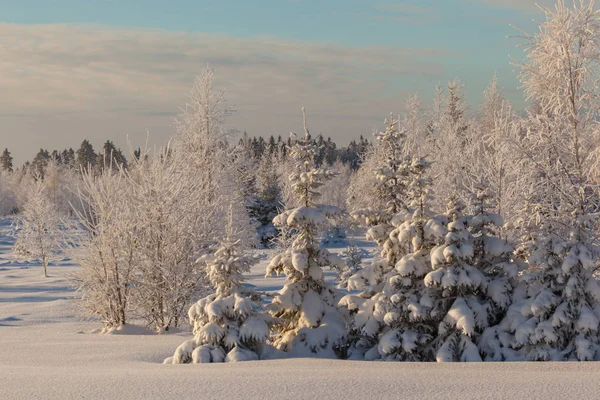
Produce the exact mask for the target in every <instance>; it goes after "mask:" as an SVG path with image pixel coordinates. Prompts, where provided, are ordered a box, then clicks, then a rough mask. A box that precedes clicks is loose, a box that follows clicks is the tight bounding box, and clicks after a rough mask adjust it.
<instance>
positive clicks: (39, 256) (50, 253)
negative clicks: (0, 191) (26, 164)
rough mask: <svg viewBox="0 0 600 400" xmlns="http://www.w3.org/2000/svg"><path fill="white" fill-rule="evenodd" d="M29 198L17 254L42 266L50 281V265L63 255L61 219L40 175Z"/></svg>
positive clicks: (22, 216)
mask: <svg viewBox="0 0 600 400" xmlns="http://www.w3.org/2000/svg"><path fill="white" fill-rule="evenodd" d="M26 198H27V201H26V202H25V205H24V206H23V210H22V211H21V214H20V215H19V218H18V219H17V221H16V229H17V240H16V242H15V252H16V253H17V255H19V256H23V257H25V258H27V259H28V260H31V261H39V262H41V263H42V268H43V271H44V276H45V277H47V276H48V270H47V269H48V263H51V262H53V261H56V260H57V259H58V255H59V253H60V240H61V237H62V233H61V230H60V226H61V219H60V217H59V215H58V209H57V208H56V207H55V205H54V203H53V202H52V201H51V200H50V198H49V197H48V194H47V188H46V185H45V184H44V181H43V180H42V179H41V177H40V176H39V175H35V176H33V181H32V182H30V183H29V184H28V185H27V187H26Z"/></svg>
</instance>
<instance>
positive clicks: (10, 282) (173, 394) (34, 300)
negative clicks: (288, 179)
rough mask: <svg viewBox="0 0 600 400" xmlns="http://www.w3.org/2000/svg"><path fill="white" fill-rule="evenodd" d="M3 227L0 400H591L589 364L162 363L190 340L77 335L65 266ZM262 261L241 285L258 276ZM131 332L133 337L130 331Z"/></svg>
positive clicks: (261, 282) (91, 324)
mask: <svg viewBox="0 0 600 400" xmlns="http://www.w3.org/2000/svg"><path fill="white" fill-rule="evenodd" d="M9 231H10V222H9V221H8V220H0V398H2V399H32V398H43V399H70V398H78V399H80V398H81V399H92V398H104V399H153V398H174V399H180V398H196V399H204V398H205V399H215V398H219V399H225V398H256V399H270V398H283V399H311V398H323V399H326V398H345V399H348V398H360V399H371V398H372V399H380V398H394V399H398V398H402V399H446V398H449V399H456V398H460V399H538V398H539V399H559V398H560V399H564V398H570V399H597V398H600V379H599V376H600V364H599V363H485V364H433V363H430V364H415V363H383V362H350V361H333V360H314V359H289V360H280V361H257V362H245V363H237V364H199V365H194V364H188V365H163V364H161V362H162V360H163V359H164V358H165V357H168V356H170V355H172V354H173V351H174V350H175V348H176V347H177V346H178V345H179V344H180V343H181V342H183V341H184V340H186V339H188V338H190V337H191V334H190V333H189V332H180V333H175V334H168V335H144V334H141V333H142V332H128V334H123V335H116V334H112V335H103V334H93V333H85V332H91V331H92V330H94V329H95V328H98V326H99V325H98V323H97V322H95V321H89V320H87V319H85V318H83V317H82V316H81V315H79V313H78V311H77V309H76V307H75V303H74V301H73V298H74V296H75V293H73V291H72V290H71V288H70V285H69V283H68V279H67V278H68V276H69V274H70V273H71V272H72V271H73V270H74V269H76V268H78V267H77V266H76V265H72V264H70V263H69V262H65V263H62V265H60V266H55V267H53V266H51V267H50V268H49V270H48V272H49V274H50V277H49V278H44V277H43V276H42V271H41V267H39V266H36V265H30V264H26V263H20V262H18V261H16V260H15V258H14V256H13V255H12V254H11V251H10V249H11V246H12V243H13V239H12V238H11V237H10V235H8V234H7V233H8V232H9ZM265 265H266V261H264V262H263V263H261V264H260V265H258V266H256V267H255V268H254V269H253V271H252V273H251V274H250V275H249V282H250V284H253V285H255V286H257V287H258V288H261V289H263V290H277V289H278V288H279V287H281V285H282V282H283V280H282V278H266V279H265V278H264V277H263V275H264V268H265ZM136 333H137V334H136Z"/></svg>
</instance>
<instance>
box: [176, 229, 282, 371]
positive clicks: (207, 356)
mask: <svg viewBox="0 0 600 400" xmlns="http://www.w3.org/2000/svg"><path fill="white" fill-rule="evenodd" d="M231 226H232V222H230V224H229V234H228V238H227V239H226V240H224V241H222V242H221V244H220V246H219V247H218V248H217V249H216V250H215V251H214V253H212V254H209V255H205V256H203V257H202V258H201V259H200V262H202V263H203V264H205V266H206V274H207V278H208V280H209V282H210V283H211V285H212V286H213V287H214V288H215V293H213V294H210V295H208V296H206V297H204V298H202V299H200V300H199V301H198V302H197V303H196V304H194V305H192V306H191V307H190V309H189V311H188V316H189V319H190V322H191V324H192V325H193V331H194V339H192V340H188V341H186V342H184V343H183V344H181V345H180V346H179V347H178V348H177V350H176V351H175V355H174V356H173V357H172V359H167V360H166V362H169V361H170V362H172V363H174V364H184V363H190V362H193V363H195V364H198V363H210V362H224V361H225V362H228V361H250V360H258V359H259V358H262V357H263V356H265V354H266V351H267V350H268V349H269V346H268V345H267V344H266V341H267V340H268V339H269V335H270V333H269V332H270V325H271V324H272V323H273V319H272V317H270V316H269V315H268V314H267V313H266V312H264V311H263V305H262V299H261V296H260V295H259V294H257V293H256V292H254V291H253V290H252V289H250V288H247V287H244V286H243V281H244V277H243V274H244V273H247V272H249V271H250V268H251V267H252V265H254V264H256V263H258V261H259V257H257V256H254V255H251V254H244V252H243V251H242V250H241V249H240V247H239V240H236V241H234V240H233V239H232V237H233V235H232V233H233V232H232V231H231V229H232V228H231Z"/></svg>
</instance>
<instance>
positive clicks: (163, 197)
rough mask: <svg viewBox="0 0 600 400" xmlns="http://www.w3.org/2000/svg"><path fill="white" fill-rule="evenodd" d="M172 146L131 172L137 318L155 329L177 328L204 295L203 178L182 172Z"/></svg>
mask: <svg viewBox="0 0 600 400" xmlns="http://www.w3.org/2000/svg"><path fill="white" fill-rule="evenodd" d="M168 153H169V148H167V149H164V150H158V151H156V152H155V153H154V154H148V152H147V151H145V152H144V155H147V157H146V156H145V157H140V159H139V160H138V161H136V162H134V163H133V164H132V165H130V170H129V171H127V172H126V173H125V174H126V178H127V180H126V182H127V202H128V204H129V207H132V208H133V210H134V212H133V213H131V214H129V215H127V216H126V217H127V218H130V219H131V225H132V226H135V232H136V237H135V238H134V239H135V243H134V246H135V251H136V253H137V255H136V258H137V259H138V262H137V266H136V274H137V278H136V285H135V293H134V294H135V302H134V304H133V305H134V306H135V309H136V316H137V317H139V318H142V319H143V320H144V321H145V322H146V324H147V325H148V326H150V327H151V328H153V329H154V330H156V331H166V330H169V329H170V328H172V327H178V326H179V325H180V323H181V321H182V320H183V317H184V313H185V311H186V310H187V309H188V308H189V306H190V304H191V301H192V299H195V298H198V296H199V295H204V294H205V293H206V290H205V280H204V271H203V270H202V268H200V267H199V266H198V265H197V263H196V259H197V258H198V256H199V255H200V254H201V253H199V250H198V247H197V243H196V241H197V239H196V236H197V232H196V229H197V227H198V225H197V220H198V215H197V213H195V212H193V207H194V201H195V196H196V192H197V190H198V186H199V181H198V180H192V179H190V178H192V177H191V176H189V175H185V174H182V173H181V166H180V165H178V163H177V159H174V158H172V157H168V156H167V154H168Z"/></svg>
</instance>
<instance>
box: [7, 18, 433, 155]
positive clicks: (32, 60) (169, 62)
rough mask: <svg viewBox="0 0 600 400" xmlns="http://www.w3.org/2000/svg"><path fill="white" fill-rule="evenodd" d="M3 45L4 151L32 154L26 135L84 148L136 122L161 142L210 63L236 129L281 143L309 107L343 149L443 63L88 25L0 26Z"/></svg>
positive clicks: (383, 50)
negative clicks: (8, 134) (405, 86)
mask: <svg viewBox="0 0 600 400" xmlns="http://www.w3.org/2000/svg"><path fill="white" fill-rule="evenodd" d="M0 36H2V38H3V40H2V42H0V93H2V94H1V95H0V108H1V109H2V110H3V114H4V115H5V116H6V115H12V117H10V121H9V119H8V117H7V118H5V119H2V120H0V121H1V123H2V124H3V125H4V126H5V127H7V128H9V125H10V129H11V130H12V131H15V130H16V131H17V132H18V133H20V135H16V136H15V137H14V138H11V139H9V143H7V145H8V146H9V147H10V146H16V147H19V146H23V148H24V147H25V146H27V147H29V148H30V149H29V151H31V142H30V141H29V142H28V143H26V144H24V143H25V142H27V135H33V133H31V132H34V131H35V138H36V140H37V141H38V142H39V146H49V147H58V146H65V145H72V146H75V145H77V144H78V143H79V141H80V140H81V139H82V138H83V137H86V136H87V137H91V138H92V139H94V138H102V139H106V138H107V137H109V136H110V137H112V138H114V139H118V138H115V136H116V135H121V136H124V132H125V133H127V132H131V130H132V129H136V128H135V126H136V121H137V123H138V124H139V125H138V126H139V128H137V129H139V131H140V132H143V130H144V128H146V127H148V126H149V125H151V126H152V127H156V126H159V127H160V128H161V129H163V130H168V124H169V123H170V122H169V120H168V117H166V116H168V115H174V114H176V111H177V106H178V105H180V104H182V103H183V102H184V101H185V98H186V93H187V90H188V88H189V87H190V85H191V82H192V80H193V78H194V76H195V75H196V74H197V73H198V72H200V70H201V69H202V68H204V66H205V65H206V64H207V63H210V64H211V66H212V67H214V68H215V69H216V70H217V77H218V84H219V85H220V86H223V87H225V88H226V89H227V94H228V98H229V99H230V102H231V103H234V104H236V105H237V107H236V108H237V109H238V110H239V111H238V113H237V114H236V115H235V116H234V118H233V119H232V121H231V122H232V125H235V126H236V127H238V128H241V129H244V128H248V129H249V130H250V133H251V134H272V133H274V134H285V133H286V132H289V131H290V130H291V129H297V128H298V126H296V125H292V126H290V125H291V124H290V117H289V115H290V113H293V112H296V111H297V110H299V109H300V107H301V106H302V105H306V106H307V109H308V110H309V113H310V115H311V123H312V124H313V125H314V126H313V129H314V130H315V131H321V130H322V131H323V133H325V134H328V135H332V136H334V137H336V138H337V139H341V140H344V138H343V137H342V136H344V135H348V136H356V135H358V134H360V133H368V132H369V131H370V129H371V127H372V125H373V122H372V121H377V120H378V119H379V118H380V117H381V116H382V115H385V114H387V112H389V111H390V110H389V107H390V106H391V107H396V106H397V105H399V104H400V103H401V101H402V99H403V97H404V96H405V95H406V92H404V91H403V90H402V88H401V87H400V88H399V87H398V86H399V85H398V83H397V82H399V81H405V82H414V81H415V80H421V81H426V82H429V81H430V82H431V84H432V85H433V82H437V81H438V80H439V77H440V75H441V74H442V73H443V68H442V65H441V64H440V57H443V56H444V55H445V53H444V52H443V51H440V50H436V49H409V48H392V47H379V46H369V47H348V46H338V45H333V44H323V43H311V42H299V41H291V40H280V39H276V38H273V37H254V38H246V39H242V38H233V37H228V36H218V35H212V34H201V33H198V34H190V33H184V32H171V31H162V30H150V29H138V28H116V27H110V26H90V25H19V24H0ZM392 82H396V84H394V85H392V84H391V83H392ZM391 87H394V88H395V89H394V90H391V89H390V88H391ZM64 113H70V114H72V113H76V114H77V118H71V117H69V118H61V117H60V115H61V114H64ZM17 115H21V116H22V117H21V118H16V117H15V116H17ZM27 116H29V117H27ZM48 116H52V117H51V118H50V117H48ZM0 118H2V116H0ZM28 118H29V119H28ZM86 118H87V119H86ZM158 118H160V121H161V122H160V123H159V124H158V125H157V124H156V121H157V119H158ZM297 120H298V124H297V125H299V123H300V118H298V119H297ZM44 121H46V122H44ZM47 121H50V122H47ZM86 121H87V126H86ZM91 121H93V122H91ZM98 121H100V122H98ZM149 121H154V122H149ZM69 123H72V126H70V125H69ZM121 123H122V125H123V126H121V125H120V124H121ZM125 127H126V128H125ZM44 129H46V130H47V132H43V130H44ZM56 130H60V132H55V131H56ZM43 133H47V134H46V135H44V134H43ZM169 133H170V132H164V131H163V132H152V135H153V136H155V137H156V136H158V137H166V136H167V135H168V134H169ZM49 135H50V136H54V138H52V137H48V136H49ZM82 136H83V137H82ZM52 139H54V140H52ZM57 139H59V140H58V141H57ZM22 142H23V143H22ZM48 143H51V145H49V144H48ZM39 146H38V145H37V144H36V147H39ZM28 157H29V156H28Z"/></svg>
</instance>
